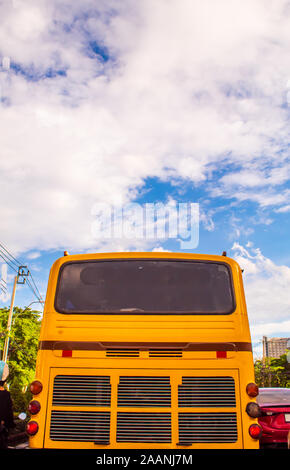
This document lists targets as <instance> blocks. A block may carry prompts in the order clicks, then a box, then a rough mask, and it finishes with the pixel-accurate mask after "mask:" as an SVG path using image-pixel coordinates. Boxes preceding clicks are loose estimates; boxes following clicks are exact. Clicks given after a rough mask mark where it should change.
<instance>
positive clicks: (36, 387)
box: [30, 380, 42, 395]
mask: <svg viewBox="0 0 290 470" xmlns="http://www.w3.org/2000/svg"><path fill="white" fill-rule="evenodd" d="M41 390H42V383H41V382H39V380H34V382H32V383H31V384H30V391H31V393H32V395H38V394H39V393H40V392H41Z"/></svg>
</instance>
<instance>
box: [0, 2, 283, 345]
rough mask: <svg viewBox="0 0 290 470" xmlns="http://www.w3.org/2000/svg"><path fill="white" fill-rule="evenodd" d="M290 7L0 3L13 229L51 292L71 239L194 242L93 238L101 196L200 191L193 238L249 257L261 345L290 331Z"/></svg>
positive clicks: (195, 195) (0, 87)
mask: <svg viewBox="0 0 290 470" xmlns="http://www.w3.org/2000/svg"><path fill="white" fill-rule="evenodd" d="M288 15H289V4H288V2H287V1H286V0H275V1H270V2H267V5H265V2H264V1H262V0H251V1H250V0H245V1H244V2H243V3H241V2H239V1H237V0H231V1H229V0H221V1H219V2H214V3H213V2H211V1H209V0H204V1H203V2H199V1H194V2H192V1H191V0H190V1H189V0H184V1H183V2H179V1H177V0H172V1H171V2H167V1H160V2H155V1H154V0H146V1H145V0H144V1H140V2H135V1H133V0H124V1H123V2H118V1H116V0H108V1H102V0H100V1H98V2H95V1H92V0H84V1H83V2H69V1H68V0H59V1H54V0H53V1H51V2H46V1H44V0H40V1H36V0H29V1H28V2H27V1H25V2H24V1H22V0H14V1H8V0H7V1H5V2H2V3H1V5H0V18H1V19H0V119H1V130H0V132H1V148H0V152H1V159H0V178H1V204H0V217H1V220H2V224H1V232H0V233H1V236H0V241H1V242H2V243H4V244H5V245H6V246H7V247H8V248H9V249H10V250H11V251H12V253H13V254H14V255H15V256H16V257H17V258H20V259H21V260H23V261H24V263H25V264H28V266H29V268H30V269H31V271H32V273H33V276H34V279H35V280H36V282H37V284H38V286H39V289H40V290H41V292H42V294H43V295H45V290H46V283H47V278H48V272H49V269H50V266H51V264H52V263H53V261H54V260H55V259H57V258H58V257H59V256H61V255H62V253H63V250H65V249H67V250H68V251H70V252H71V253H81V252H93V251H114V250H118V251H120V250H124V251H126V250H153V249H159V250H162V249H163V250H170V251H179V250H180V246H179V243H178V240H173V239H168V240H156V241H153V242H150V243H149V242H148V241H146V240H143V241H142V240H141V241H140V240H135V241H134V240H126V239H123V240H117V241H116V240H104V241H102V242H101V241H100V240H97V239H95V238H94V237H93V236H92V233H91V227H92V222H93V216H92V207H93V206H94V204H96V203H108V204H112V205H116V206H122V205H124V204H126V203H128V202H138V203H140V204H145V203H149V202H151V203H156V202H163V203H164V204H166V203H168V202H170V201H171V202H172V201H175V202H176V203H180V202H193V203H198V204H199V208H200V232H199V244H198V246H197V247H196V248H195V249H194V250H193V251H195V252H200V253H217V254H221V252H222V251H223V250H226V251H227V252H228V254H229V255H230V256H232V257H233V258H235V259H237V260H238V261H239V262H240V264H241V265H242V267H244V268H245V272H244V280H245V287H246V295H247V302H248V310H249V317H250V324H251V331H252V336H253V339H254V342H255V345H256V346H255V347H256V351H259V341H260V339H261V336H262V335H263V334H266V335H268V336H279V335H281V336H290V320H289V306H290V294H289V291H290V289H289V283H290V251H289V231H290V226H289V224H290V221H289V219H290V218H289V214H290V187H289V179H290V158H289V120H290V69H289V65H288V63H289V57H288V56H289V43H290V32H289V27H288ZM8 274H9V276H8V280H9V283H10V288H11V281H12V274H13V273H12V272H10V271H8ZM33 300H34V297H33V294H32V292H31V291H30V290H29V289H28V288H27V287H26V286H19V288H18V290H17V297H16V303H17V304H18V305H27V304H29V303H30V302H32V301H33ZM1 302H2V304H1V305H7V304H9V300H7V299H6V300H3V298H2V300H1Z"/></svg>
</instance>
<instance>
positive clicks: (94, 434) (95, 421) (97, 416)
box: [50, 410, 110, 444]
mask: <svg viewBox="0 0 290 470" xmlns="http://www.w3.org/2000/svg"><path fill="white" fill-rule="evenodd" d="M50 439H52V440H54V441H76V442H95V443H96V444H108V443H109V439H110V413H109V412H104V411H55V410H54V411H52V413H51V423H50Z"/></svg>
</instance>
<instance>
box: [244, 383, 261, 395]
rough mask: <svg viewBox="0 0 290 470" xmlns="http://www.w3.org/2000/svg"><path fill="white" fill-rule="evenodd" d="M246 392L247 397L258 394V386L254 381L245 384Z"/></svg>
mask: <svg viewBox="0 0 290 470" xmlns="http://www.w3.org/2000/svg"><path fill="white" fill-rule="evenodd" d="M246 392H247V394H248V395H249V397H252V398H255V397H256V396H257V395H259V387H258V385H256V384H254V383H250V384H248V385H247V388H246Z"/></svg>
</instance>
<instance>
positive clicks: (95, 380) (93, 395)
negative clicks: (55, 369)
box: [52, 375, 111, 406]
mask: <svg viewBox="0 0 290 470" xmlns="http://www.w3.org/2000/svg"><path fill="white" fill-rule="evenodd" d="M110 402H111V385H110V377H108V376H94V375H57V376H56V377H55V379H54V384H53V398H52V404H53V405H55V406H110Z"/></svg>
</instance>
